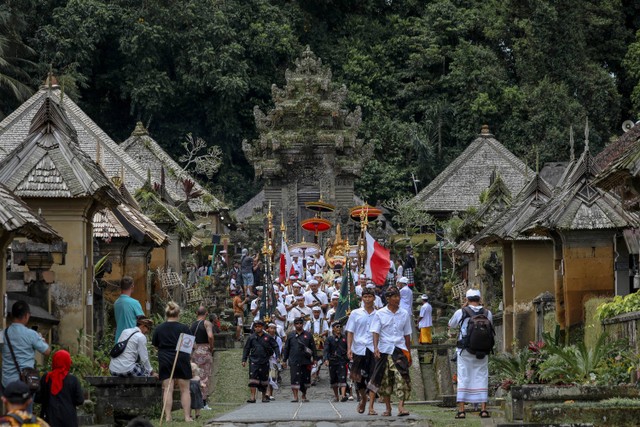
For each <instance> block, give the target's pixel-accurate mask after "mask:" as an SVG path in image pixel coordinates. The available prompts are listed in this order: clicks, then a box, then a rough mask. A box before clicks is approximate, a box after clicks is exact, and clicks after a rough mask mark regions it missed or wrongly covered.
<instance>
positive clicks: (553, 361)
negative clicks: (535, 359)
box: [539, 334, 609, 384]
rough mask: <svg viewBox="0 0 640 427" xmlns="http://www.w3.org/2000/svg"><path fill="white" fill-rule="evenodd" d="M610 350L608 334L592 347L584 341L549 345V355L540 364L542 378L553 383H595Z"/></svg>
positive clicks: (547, 349) (603, 335) (547, 350)
mask: <svg viewBox="0 0 640 427" xmlns="http://www.w3.org/2000/svg"><path fill="white" fill-rule="evenodd" d="M545 342H546V341H545ZM608 351H609V345H608V343H607V342H606V334H602V335H600V337H599V338H598V341H597V342H596V344H595V345H594V346H593V347H591V348H587V346H586V345H585V344H584V342H580V343H578V344H574V345H570V346H566V347H561V346H557V345H549V346H547V348H546V352H547V353H548V354H549V357H548V358H547V359H546V360H545V361H543V362H542V363H541V364H540V373H539V375H540V378H541V379H543V380H546V381H548V382H549V383H552V384H558V383H563V384H588V383H595V381H596V378H597V376H596V372H597V369H598V368H599V366H600V364H601V363H602V362H603V360H604V358H605V356H606V355H607V352H608Z"/></svg>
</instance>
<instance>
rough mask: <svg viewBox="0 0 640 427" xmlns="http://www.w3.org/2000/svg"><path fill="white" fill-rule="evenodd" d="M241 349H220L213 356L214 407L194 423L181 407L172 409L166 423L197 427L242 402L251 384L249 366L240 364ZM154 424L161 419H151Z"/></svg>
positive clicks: (173, 425) (212, 396)
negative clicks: (170, 417) (187, 420)
mask: <svg viewBox="0 0 640 427" xmlns="http://www.w3.org/2000/svg"><path fill="white" fill-rule="evenodd" d="M241 360H242V350H241V349H233V350H227V351H218V352H216V353H215V356H214V362H213V363H214V371H213V377H212V378H211V381H213V390H212V394H211V396H210V397H209V406H210V407H211V408H212V410H211V411H201V416H200V419H198V420H196V422H195V423H186V422H184V421H178V420H184V412H183V411H182V410H179V411H173V412H172V413H171V416H172V418H173V421H172V422H170V423H167V422H163V423H162V426H163V427H164V426H166V427H197V426H203V425H204V424H205V423H206V422H207V421H209V420H211V419H213V418H217V417H219V416H221V415H223V414H225V413H227V412H230V411H233V410H234V409H236V408H238V407H239V406H241V405H242V404H243V403H244V402H245V400H246V399H247V397H248V392H249V388H248V387H247V381H248V378H249V374H248V368H243V367H242V365H241ZM151 422H152V424H153V425H154V426H159V425H160V420H159V419H154V420H151Z"/></svg>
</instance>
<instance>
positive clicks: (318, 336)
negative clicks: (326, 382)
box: [304, 305, 329, 386]
mask: <svg viewBox="0 0 640 427" xmlns="http://www.w3.org/2000/svg"><path fill="white" fill-rule="evenodd" d="M311 312H312V315H311V319H309V321H308V322H306V323H305V325H304V330H305V331H307V332H310V333H311V334H312V336H313V340H314V341H315V343H316V350H317V351H318V354H317V355H316V356H317V357H316V363H315V364H314V367H313V369H312V372H311V385H312V386H314V385H316V383H317V382H318V381H319V380H320V367H321V366H322V350H323V349H324V341H325V340H326V338H327V335H328V334H329V324H328V323H327V320H326V319H325V318H324V317H322V309H321V308H320V306H318V305H316V306H315V307H313V309H312V310H311Z"/></svg>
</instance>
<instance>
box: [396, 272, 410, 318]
mask: <svg viewBox="0 0 640 427" xmlns="http://www.w3.org/2000/svg"><path fill="white" fill-rule="evenodd" d="M408 284H409V279H407V278H406V277H401V278H400V279H398V289H400V308H403V309H405V310H406V311H407V313H409V314H410V315H411V314H413V291H412V290H411V288H410V287H409V286H408Z"/></svg>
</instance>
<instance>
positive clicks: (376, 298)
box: [360, 282, 386, 310]
mask: <svg viewBox="0 0 640 427" xmlns="http://www.w3.org/2000/svg"><path fill="white" fill-rule="evenodd" d="M364 289H368V290H370V291H371V292H373V308H375V309H376V310H380V309H381V308H382V307H384V306H385V305H386V304H385V303H384V302H383V301H382V298H381V297H380V295H378V292H381V290H382V286H376V284H375V283H373V282H369V283H367V284H366V285H365V287H364ZM362 307H364V300H363V301H360V308H362Z"/></svg>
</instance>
